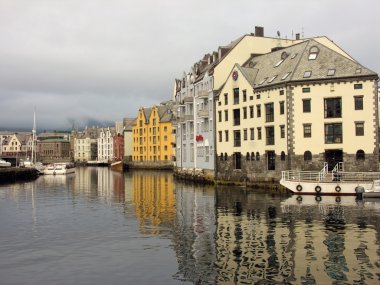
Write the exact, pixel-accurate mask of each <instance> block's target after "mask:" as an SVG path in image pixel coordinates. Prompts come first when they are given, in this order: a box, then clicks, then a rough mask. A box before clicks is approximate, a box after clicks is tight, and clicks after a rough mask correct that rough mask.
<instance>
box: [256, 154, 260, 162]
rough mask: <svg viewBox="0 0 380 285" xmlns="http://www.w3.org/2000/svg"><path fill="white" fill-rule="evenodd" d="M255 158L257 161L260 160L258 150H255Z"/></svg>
mask: <svg viewBox="0 0 380 285" xmlns="http://www.w3.org/2000/svg"><path fill="white" fill-rule="evenodd" d="M256 160H257V161H259V160H260V153H259V152H256Z"/></svg>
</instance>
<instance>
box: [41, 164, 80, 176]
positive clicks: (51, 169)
mask: <svg viewBox="0 0 380 285" xmlns="http://www.w3.org/2000/svg"><path fill="white" fill-rule="evenodd" d="M69 173H75V165H74V163H71V162H58V163H53V164H49V165H48V166H46V168H45V170H44V174H45V175H64V174H69Z"/></svg>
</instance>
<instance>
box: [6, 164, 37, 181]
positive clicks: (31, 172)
mask: <svg viewBox="0 0 380 285" xmlns="http://www.w3.org/2000/svg"><path fill="white" fill-rule="evenodd" d="M37 177H38V172H37V170H36V169H34V168H16V167H9V168H0V183H12V182H18V181H28V180H34V179H36V178H37Z"/></svg>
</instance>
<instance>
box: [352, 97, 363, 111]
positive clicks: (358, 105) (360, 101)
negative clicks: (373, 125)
mask: <svg viewBox="0 0 380 285" xmlns="http://www.w3.org/2000/svg"><path fill="white" fill-rule="evenodd" d="M354 100H355V110H363V96H354Z"/></svg>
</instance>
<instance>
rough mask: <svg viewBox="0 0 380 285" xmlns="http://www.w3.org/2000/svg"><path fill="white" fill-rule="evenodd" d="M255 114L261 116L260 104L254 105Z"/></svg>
mask: <svg viewBox="0 0 380 285" xmlns="http://www.w3.org/2000/svg"><path fill="white" fill-rule="evenodd" d="M256 115H257V117H258V118H260V117H261V105H257V106H256Z"/></svg>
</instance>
